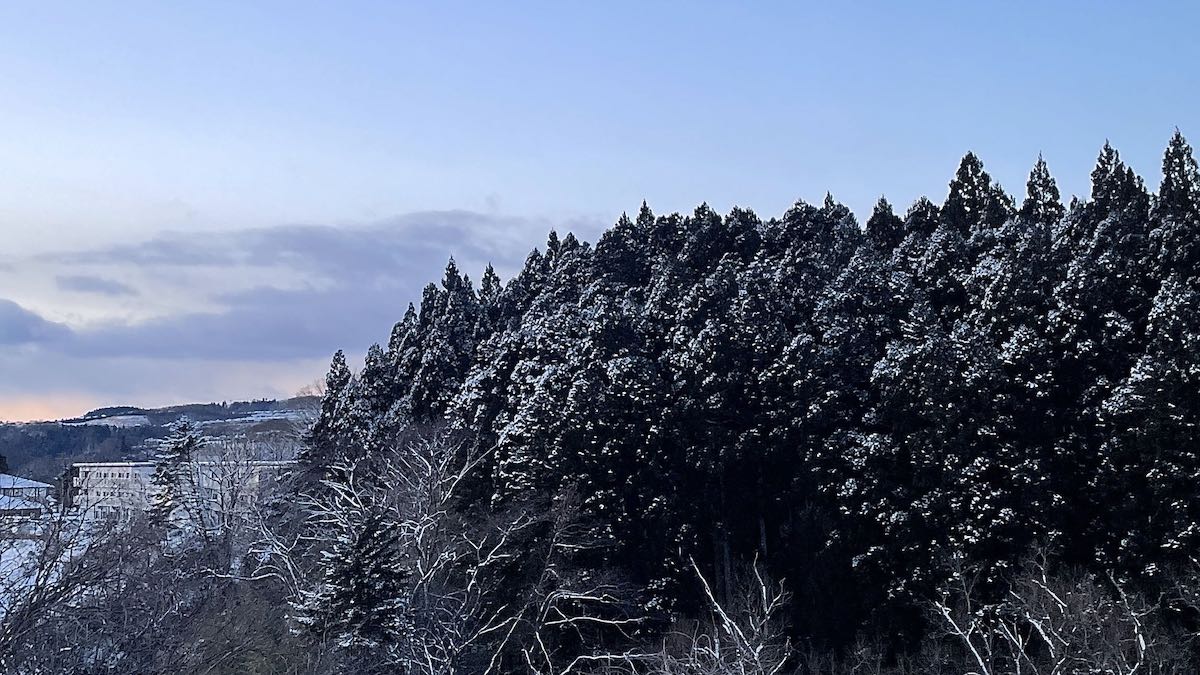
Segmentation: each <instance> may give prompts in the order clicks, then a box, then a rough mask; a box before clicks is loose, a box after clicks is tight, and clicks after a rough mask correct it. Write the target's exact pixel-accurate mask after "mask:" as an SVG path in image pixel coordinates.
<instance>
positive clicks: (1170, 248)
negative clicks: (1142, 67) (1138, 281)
mask: <svg viewBox="0 0 1200 675" xmlns="http://www.w3.org/2000/svg"><path fill="white" fill-rule="evenodd" d="M1153 218H1154V228H1155V229H1154V232H1153V233H1152V235H1151V237H1152V255H1153V256H1154V267H1155V272H1156V274H1157V276H1158V278H1159V279H1166V278H1167V277H1168V276H1169V275H1171V274H1182V275H1185V276H1191V275H1195V274H1200V242H1198V241H1197V239H1198V238H1200V237H1198V236H1197V232H1198V231H1200V170H1198V169H1197V167H1196V159H1195V157H1193V156H1192V147H1191V146H1190V145H1188V143H1187V141H1186V140H1185V139H1184V138H1183V134H1181V133H1179V131H1178V130H1176V131H1175V135H1174V136H1172V137H1171V142H1170V144H1169V145H1168V146H1167V151H1166V153H1164V155H1163V180H1162V185H1161V186H1160V187H1159V189H1158V197H1157V199H1156V200H1155V202H1154V211H1153Z"/></svg>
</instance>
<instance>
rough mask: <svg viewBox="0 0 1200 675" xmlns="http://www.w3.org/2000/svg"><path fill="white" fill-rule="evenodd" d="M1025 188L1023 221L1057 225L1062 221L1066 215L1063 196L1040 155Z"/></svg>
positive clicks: (1022, 211)
mask: <svg viewBox="0 0 1200 675" xmlns="http://www.w3.org/2000/svg"><path fill="white" fill-rule="evenodd" d="M1025 188H1026V193H1025V201H1024V202H1022V203H1021V210H1020V212H1019V214H1020V216H1021V219H1022V220H1024V221H1025V222H1028V223H1044V224H1047V225H1055V224H1057V223H1058V221H1059V220H1061V219H1062V217H1063V214H1064V213H1066V210H1065V209H1064V208H1063V205H1062V196H1061V195H1060V194H1059V192H1058V184H1057V183H1055V182H1054V177H1053V176H1051V175H1050V169H1049V168H1048V167H1047V166H1046V161H1045V160H1044V159H1042V156H1041V155H1038V158H1037V163H1036V164H1034V165H1033V170H1032V171H1030V172H1029V181H1028V182H1027V183H1025Z"/></svg>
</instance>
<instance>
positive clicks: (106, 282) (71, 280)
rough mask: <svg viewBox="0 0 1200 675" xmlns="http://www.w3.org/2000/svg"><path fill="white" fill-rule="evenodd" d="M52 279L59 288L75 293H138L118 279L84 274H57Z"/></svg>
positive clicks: (111, 294) (117, 294)
mask: <svg viewBox="0 0 1200 675" xmlns="http://www.w3.org/2000/svg"><path fill="white" fill-rule="evenodd" d="M54 281H55V284H56V285H57V286H58V288H59V290H63V291H72V292H75V293H96V294H99V295H110V296H122V295H137V294H138V293H137V291H136V290H134V289H133V288H131V287H129V286H127V285H125V284H123V283H121V282H119V281H113V280H112V279H104V278H102V277H94V276H90V275H86V274H76V275H65V276H64V275H59V276H57V277H55V279H54Z"/></svg>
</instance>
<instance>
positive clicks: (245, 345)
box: [0, 211, 601, 405]
mask: <svg viewBox="0 0 1200 675" xmlns="http://www.w3.org/2000/svg"><path fill="white" fill-rule="evenodd" d="M551 229H558V230H559V232H560V233H565V232H566V231H569V230H573V231H575V232H576V233H577V234H578V235H579V236H581V237H583V238H589V237H594V236H595V234H597V233H598V232H599V231H600V230H601V224H600V223H599V222H589V221H577V222H571V223H561V222H559V223H554V222H551V221H549V220H545V219H533V218H514V217H504V216H496V215H488V214H481V213H474V212H469V211H441V212H423V213H412V214H406V215H403V216H398V217H395V218H391V219H388V220H385V221H380V222H376V223H372V224H369V225H361V226H341V227H339V226H328V225H288V226H280V227H271V228H259V229H251V230H238V231H228V232H216V233H212V232H209V233H181V232H174V233H164V234H162V235H160V236H158V237H155V238H153V239H151V240H148V241H144V242H134V243H122V244H117V245H113V246H108V247H101V248H97V249H93V250H85V251H74V252H59V253H52V254H43V255H40V256H38V257H37V258H36V259H29V260H25V261H21V262H20V265H19V270H18V271H17V272H14V273H19V274H25V275H31V274H32V275H34V276H38V275H41V276H42V278H48V279H54V280H55V282H56V283H55V285H54V286H55V287H56V288H57V290H58V292H59V293H60V295H59V296H57V297H49V296H43V297H41V298H35V297H33V296H26V297H21V296H20V295H19V294H18V295H15V296H10V297H12V298H14V299H15V300H17V301H18V302H20V303H21V304H20V305H18V304H17V302H14V301H13V300H0V345H17V347H15V348H11V349H9V350H7V351H6V352H5V351H4V350H0V395H3V394H4V393H5V391H7V392H10V397H11V396H13V395H17V396H19V395H20V394H21V393H22V392H29V393H30V394H31V395H32V394H34V393H39V392H40V393H39V395H41V396H45V397H50V398H51V399H54V400H58V399H55V398H54V397H60V396H68V397H70V398H69V400H77V399H79V400H81V399H82V398H87V399H88V400H97V401H104V402H107V403H121V402H131V401H132V402H137V403H140V404H146V405H151V404H155V403H159V402H179V401H186V400H212V399H220V398H229V399H233V398H245V397H248V396H260V395H270V394H272V393H281V392H282V393H283V394H284V395H286V394H290V393H293V392H292V391H290V390H287V387H286V386H283V385H282V384H280V383H284V382H286V383H292V382H293V381H297V382H311V381H312V380H313V379H315V378H317V377H319V376H320V374H321V372H322V371H323V369H324V367H325V366H326V365H327V363H328V359H329V356H330V355H331V354H332V353H333V352H334V351H335V350H337V349H346V350H347V351H348V353H359V354H361V353H363V352H365V350H366V348H367V347H368V346H369V345H370V344H371V343H373V342H377V341H378V342H383V341H386V340H387V337H388V334H389V331H390V328H391V326H392V325H393V323H394V322H395V321H397V320H398V319H400V317H401V316H403V314H404V310H405V307H406V306H407V305H408V303H409V302H414V303H415V302H418V301H419V300H420V297H421V289H422V288H423V287H424V286H425V284H427V283H429V282H431V281H438V280H440V279H441V277H442V272H443V268H444V266H445V264H446V260H447V259H448V258H449V257H450V256H454V258H455V260H456V261H457V263H458V266H459V269H460V270H462V271H464V272H466V273H468V274H469V275H470V276H471V278H472V279H474V280H476V281H478V279H479V274H480V273H481V272H482V269H483V267H484V265H486V264H487V263H489V262H490V263H493V264H494V265H495V267H496V269H497V271H498V272H499V273H500V274H501V275H502V276H508V275H511V274H513V273H515V272H516V271H518V270H519V268H520V265H521V263H522V261H523V260H524V259H525V256H526V255H527V254H528V252H529V251H530V250H531V249H532V248H534V247H535V246H540V245H541V243H542V242H544V241H545V235H546V233H547V232H548V231H549V230H551ZM31 270H33V271H31ZM116 279H120V280H121V281H119V282H118V281H115V280H116ZM26 280H27V281H28V278H27V279H26ZM35 281H36V280H35ZM25 286H26V287H29V288H33V287H37V288H45V285H44V284H41V285H38V284H28V283H27V284H25ZM131 293H132V294H136V298H137V300H136V303H130V302H129V301H128V299H129V298H132V297H135V296H134V295H131ZM81 297H84V298H86V299H87V303H86V304H85V303H83V302H82V301H81ZM102 301H103V302H107V303H109V305H110V306H111V307H109V308H106V309H97V308H104V307H105V305H104V304H102ZM146 308H150V309H149V310H146ZM85 309H86V310H87V311H86V312H85ZM49 316H53V317H54V318H56V319H57V318H60V317H62V318H63V319H64V320H68V321H70V322H71V325H67V324H66V323H60V322H57V321H52V320H50V319H49V318H48V317H49ZM73 317H77V318H73ZM259 379H261V380H263V382H262V384H261V385H260V386H255V385H254V384H253V383H254V382H255V381H257V380H259ZM47 400H50V399H47Z"/></svg>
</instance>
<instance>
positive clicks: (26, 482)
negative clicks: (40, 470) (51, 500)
mask: <svg viewBox="0 0 1200 675" xmlns="http://www.w3.org/2000/svg"><path fill="white" fill-rule="evenodd" d="M51 487H53V486H52V485H50V484H48V483H41V482H39V481H36V480H31V479H29V478H22V477H20V476H14V475H12V474H9V473H0V490H3V489H10V490H11V489H13V488H17V489H27V490H33V489H36V488H46V489H49V488H51Z"/></svg>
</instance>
